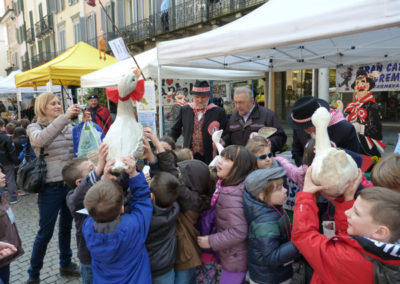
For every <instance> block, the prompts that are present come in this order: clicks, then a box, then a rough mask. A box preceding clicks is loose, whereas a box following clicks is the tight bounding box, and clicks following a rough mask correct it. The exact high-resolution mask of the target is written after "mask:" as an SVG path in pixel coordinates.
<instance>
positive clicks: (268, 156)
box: [256, 152, 272, 160]
mask: <svg viewBox="0 0 400 284" xmlns="http://www.w3.org/2000/svg"><path fill="white" fill-rule="evenodd" d="M256 158H257V160H265V159H266V158H268V159H271V158H272V153H271V152H270V153H268V154H262V155H258V156H256Z"/></svg>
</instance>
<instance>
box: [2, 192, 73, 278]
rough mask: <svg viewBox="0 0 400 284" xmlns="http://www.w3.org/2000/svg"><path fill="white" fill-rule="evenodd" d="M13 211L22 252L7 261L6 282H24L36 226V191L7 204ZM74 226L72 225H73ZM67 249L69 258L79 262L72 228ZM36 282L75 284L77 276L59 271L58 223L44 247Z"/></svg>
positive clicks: (37, 212)
mask: <svg viewBox="0 0 400 284" xmlns="http://www.w3.org/2000/svg"><path fill="white" fill-rule="evenodd" d="M11 207H12V209H13V212H14V214H15V219H16V224H17V227H18V231H19V235H20V237H21V240H22V247H23V248H24V251H25V253H24V254H23V255H22V256H21V257H19V258H18V259H17V260H16V261H14V262H12V263H11V273H10V283H11V284H20V283H25V282H26V280H27V279H28V272H27V270H28V268H29V260H30V258H31V252H32V247H33V242H34V240H35V236H36V233H37V231H38V229H39V210H38V206H37V194H29V195H26V196H23V197H21V200H20V201H19V202H18V203H17V204H14V205H11ZM73 228H75V224H73ZM71 248H72V252H73V253H72V254H73V256H72V257H73V259H72V261H73V262H75V263H77V264H79V260H78V259H77V254H76V240H75V229H74V230H73V231H72V239H71ZM40 279H41V282H40V283H46V284H50V283H52V284H54V283H57V284H58V283H69V284H79V283H80V279H79V278H76V277H62V276H60V274H59V251H58V222H57V224H56V228H55V230H54V234H53V237H52V239H51V241H50V243H49V245H48V247H47V253H46V256H45V258H44V264H43V268H42V270H41V272H40Z"/></svg>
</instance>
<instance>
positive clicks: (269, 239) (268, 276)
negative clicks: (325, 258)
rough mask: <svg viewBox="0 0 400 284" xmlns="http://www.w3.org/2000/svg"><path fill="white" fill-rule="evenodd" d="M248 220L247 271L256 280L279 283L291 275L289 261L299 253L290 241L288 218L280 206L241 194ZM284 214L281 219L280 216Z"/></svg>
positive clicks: (260, 282) (246, 193)
mask: <svg viewBox="0 0 400 284" xmlns="http://www.w3.org/2000/svg"><path fill="white" fill-rule="evenodd" d="M243 205H244V213H245V216H246V219H247V222H248V223H249V234H248V237H249V240H248V244H249V272H250V279H251V280H253V281H254V282H256V283H259V284H264V283H277V284H278V283H281V282H284V281H286V280H288V279H289V278H291V277H292V274H293V270H292V265H291V263H292V262H293V261H294V260H295V258H296V257H298V256H300V254H299V252H298V250H297V249H296V247H295V246H294V245H293V243H292V242H291V241H290V229H291V228H290V220H289V217H288V216H287V214H285V213H284V209H283V208H282V206H280V207H276V210H279V213H278V212H277V211H276V210H275V209H274V208H273V207H271V206H269V205H267V204H265V203H261V202H260V201H258V200H256V199H254V198H253V197H252V196H251V195H250V194H249V193H248V192H247V191H245V192H244V194H243ZM282 218H284V220H283V219H282Z"/></svg>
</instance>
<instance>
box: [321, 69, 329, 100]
mask: <svg viewBox="0 0 400 284" xmlns="http://www.w3.org/2000/svg"><path fill="white" fill-rule="evenodd" d="M318 98H320V99H323V100H325V101H327V102H329V69H328V68H320V69H319V70H318Z"/></svg>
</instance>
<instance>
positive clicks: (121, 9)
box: [116, 0, 125, 28]
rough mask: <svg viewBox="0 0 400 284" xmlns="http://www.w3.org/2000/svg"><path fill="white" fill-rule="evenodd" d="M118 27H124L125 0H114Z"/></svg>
mask: <svg viewBox="0 0 400 284" xmlns="http://www.w3.org/2000/svg"><path fill="white" fill-rule="evenodd" d="M116 10H117V25H118V28H123V27H125V0H116Z"/></svg>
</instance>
